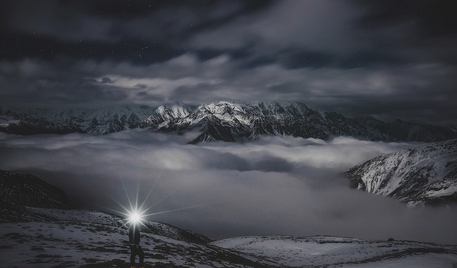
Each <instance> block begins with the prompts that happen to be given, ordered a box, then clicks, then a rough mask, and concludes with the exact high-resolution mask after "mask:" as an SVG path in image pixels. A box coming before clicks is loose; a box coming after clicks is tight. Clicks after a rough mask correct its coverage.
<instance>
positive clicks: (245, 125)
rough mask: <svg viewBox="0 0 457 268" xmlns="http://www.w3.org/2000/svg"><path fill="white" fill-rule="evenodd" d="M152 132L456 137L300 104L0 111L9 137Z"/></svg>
mask: <svg viewBox="0 0 457 268" xmlns="http://www.w3.org/2000/svg"><path fill="white" fill-rule="evenodd" d="M136 128H149V129H152V130H154V131H158V132H175V133H178V134H184V133H186V132H189V131H197V132H198V133H199V135H198V136H197V138H195V139H194V140H191V141H189V143H193V144H195V143H199V142H208V141H227V142H235V141H240V140H246V139H248V140H249V139H255V138H257V137H258V136H260V135H276V136H295V137H303V138H317V139H323V140H327V139H329V138H331V137H333V136H352V137H355V138H361V139H366V140H373V141H422V142H434V141H440V140H446V139H452V138H457V132H455V131H454V130H453V129H452V128H448V127H444V126H433V125H426V124H417V123H409V122H403V121H401V120H397V121H395V122H393V123H386V122H383V121H380V120H377V119H374V118H370V117H364V118H356V119H350V118H346V117H344V116H343V115H341V114H338V113H335V112H320V111H316V110H313V109H310V108H308V107H307V106H306V105H305V104H303V103H299V102H292V103H278V102H246V103H230V102H224V101H221V102H218V103H210V104H201V105H199V106H196V105H186V104H179V103H178V104H169V105H162V106H159V107H157V108H152V107H149V106H144V105H143V106H128V105H124V106H116V107H111V108H105V109H100V110H88V109H85V110H84V109H82V110H74V109H73V110H61V111H54V112H53V111H51V110H46V109H45V110H43V109H41V110H40V109H36V110H29V111H26V112H20V111H16V110H10V109H7V110H5V109H2V110H1V112H0V131H1V132H5V133H9V134H19V135H31V134H40V133H53V134H66V133H87V134H97V135H103V134H109V133H114V132H119V131H124V130H129V129H136Z"/></svg>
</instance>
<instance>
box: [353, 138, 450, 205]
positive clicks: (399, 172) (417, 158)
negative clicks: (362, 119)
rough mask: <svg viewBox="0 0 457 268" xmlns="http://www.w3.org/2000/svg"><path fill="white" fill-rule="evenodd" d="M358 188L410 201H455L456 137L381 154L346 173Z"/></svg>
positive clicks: (415, 202)
mask: <svg viewBox="0 0 457 268" xmlns="http://www.w3.org/2000/svg"><path fill="white" fill-rule="evenodd" d="M345 174H346V175H347V176H348V178H349V179H350V180H351V181H352V183H353V185H354V186H355V187H357V189H361V190H365V191H367V192H370V193H373V194H379V195H384V196H390V197H394V198H398V199H400V200H403V201H406V202H408V203H409V204H411V205H416V204H419V203H422V204H439V203H443V202H456V201H457V139H453V140H447V141H442V142H436V143H432V144H427V145H423V146H420V147H417V148H413V149H405V150H402V151H399V152H396V153H391V154H386V155H380V156H378V157H375V158H373V159H371V160H368V161H367V162H365V163H362V164H360V165H357V166H355V167H353V168H351V169H350V170H349V171H347V172H346V173H345Z"/></svg>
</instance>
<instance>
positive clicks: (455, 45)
mask: <svg viewBox="0 0 457 268" xmlns="http://www.w3.org/2000/svg"><path fill="white" fill-rule="evenodd" d="M453 4H454V1H439V0H438V1H436V0H430V1H422V0H411V1H398V0H383V1H366V0H351V1H349V0H348V1H328V0H327V1H307V0H304V1H266V0H258V1H257V0H256V1H244V0H243V1H241V0H239V1H234V0H230V1H209V0H192V1H169V0H166V1H127V0H123V1H117V0H116V1H112V0H103V1H102V0H92V1H80V0H75V1H35V0H30V1H25V0H19V1H1V2H0V36H1V38H0V106H7V107H52V108H73V107H101V106H112V105H118V104H146V105H150V106H156V105H160V104H164V103H171V102H183V103H193V104H200V103H210V102H217V101H221V100H224V101H234V102H242V101H278V102H291V101H299V102H303V103H305V104H306V105H308V106H309V107H310V108H314V109H318V110H323V111H335V112H339V113H341V114H343V115H345V116H349V117H351V116H374V117H377V118H379V119H383V120H387V121H392V120H395V119H397V118H400V119H402V120H406V121H413V122H421V123H432V124H441V125H457V119H456V118H457V109H456V104H457V101H456V99H457V16H455V9H454V8H453Z"/></svg>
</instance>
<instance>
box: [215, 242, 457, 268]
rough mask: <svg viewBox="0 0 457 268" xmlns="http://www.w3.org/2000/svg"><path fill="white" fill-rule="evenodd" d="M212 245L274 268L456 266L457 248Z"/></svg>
mask: <svg viewBox="0 0 457 268" xmlns="http://www.w3.org/2000/svg"><path fill="white" fill-rule="evenodd" d="M212 245H216V246H218V247H223V248H227V249H234V250H237V251H239V252H242V253H245V254H249V255H251V256H253V257H256V258H261V259H263V260H264V261H266V262H268V263H269V264H270V265H272V266H275V267H398V268H403V267H404V268H408V267H430V268H431V267H436V268H438V267H454V266H453V265H456V263H457V262H456V261H457V255H456V254H457V247H456V246H440V245H436V244H430V243H420V242H413V241H394V240H393V239H389V240H387V241H365V240H360V239H355V238H343V237H332V236H313V237H290V236H267V237H256V236H253V237H237V238H230V239H225V240H220V241H216V242H213V243H212Z"/></svg>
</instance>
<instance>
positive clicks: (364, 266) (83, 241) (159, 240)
mask: <svg viewBox="0 0 457 268" xmlns="http://www.w3.org/2000/svg"><path fill="white" fill-rule="evenodd" d="M11 174H13V173H11ZM11 174H9V173H8V174H6V175H5V176H7V177H8V176H10V175H11ZM32 180H35V181H37V180H39V179H38V178H36V177H34V178H33V179H32ZM5 188H6V189H9V188H14V187H13V186H11V185H7V186H5ZM2 189H4V188H2ZM40 192H41V191H37V193H38V194H39V193H40ZM49 197H50V196H49V195H47V194H44V195H43V196H41V197H39V196H38V195H36V196H35V198H39V199H40V198H41V199H43V198H44V199H46V198H49ZM16 202H17V200H11V199H10V200H7V201H5V203H7V204H8V205H9V206H5V203H2V205H1V206H0V212H1V215H2V217H1V220H0V237H1V238H2V239H1V240H0V249H1V254H0V263H1V266H2V267H85V268H90V267H94V268H95V267H127V266H128V265H129V256H130V252H129V245H128V236H127V233H128V231H127V226H126V224H125V223H126V222H125V220H124V219H122V218H120V217H118V216H116V215H111V214H107V213H104V212H99V211H87V210H76V209H52V208H36V207H33V206H23V205H20V204H18V203H16ZM18 208H21V209H18ZM140 244H141V246H142V247H143V249H144V251H145V267H156V268H157V267H158V268H160V267H202V268H203V267H205V268H206V267H216V268H218V267H235V268H236V267H239V268H241V267H245V268H279V267H281V268H288V267H359V268H372V267H381V268H382V267H405V268H409V267H419V266H421V267H429V268H441V267H455V265H456V264H457V246H455V245H438V244H432V243H424V242H414V241H401V240H393V239H387V238H386V240H370V241H367V240H361V239H357V238H346V237H335V236H322V235H317V236H311V237H293V236H261V237H260V236H249V237H234V238H229V239H224V240H219V241H212V240H211V239H210V238H208V237H205V236H204V235H200V234H196V233H194V232H191V231H186V230H183V229H180V228H178V227H174V226H171V225H169V224H164V223H158V222H152V221H146V222H144V226H143V227H142V232H141V242H140Z"/></svg>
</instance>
